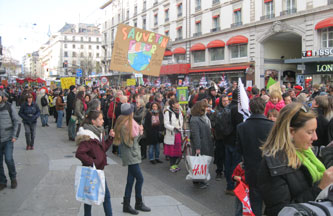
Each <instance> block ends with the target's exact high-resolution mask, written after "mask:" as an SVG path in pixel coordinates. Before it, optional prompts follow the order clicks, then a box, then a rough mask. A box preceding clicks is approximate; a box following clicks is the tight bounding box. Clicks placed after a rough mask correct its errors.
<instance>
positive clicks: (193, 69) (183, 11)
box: [101, 0, 333, 88]
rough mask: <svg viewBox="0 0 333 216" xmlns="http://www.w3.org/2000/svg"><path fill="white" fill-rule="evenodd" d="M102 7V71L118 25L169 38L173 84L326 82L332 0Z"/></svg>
mask: <svg viewBox="0 0 333 216" xmlns="http://www.w3.org/2000/svg"><path fill="white" fill-rule="evenodd" d="M101 9H103V11H104V14H105V19H104V23H102V34H103V42H102V43H103V45H102V46H103V48H104V54H105V58H104V61H103V63H105V64H104V67H105V69H107V68H108V67H109V63H110V59H111V54H112V46H113V45H114V39H115V34H116V30H117V25H118V23H125V24H128V25H131V26H135V27H138V28H143V29H146V30H149V31H153V32H157V33H159V34H164V35H167V36H169V37H170V39H171V40H170V42H169V44H168V49H167V51H166V52H165V58H164V61H163V66H162V68H161V77H168V78H169V79H171V80H172V82H173V83H174V82H176V81H177V79H183V78H184V77H185V76H189V77H190V80H191V82H192V83H193V84H194V85H198V84H199V83H200V79H201V78H202V77H206V78H208V80H213V81H215V82H219V81H220V80H221V78H222V77H225V78H227V79H228V80H229V81H233V80H237V79H238V77H242V78H243V81H244V82H246V85H254V84H255V85H256V86H258V87H260V88H262V87H264V86H265V84H266V82H267V80H268V78H269V77H273V78H275V79H277V80H280V81H281V82H282V83H288V82H290V83H292V84H296V83H301V84H305V82H308V83H309V82H310V81H311V83H310V84H312V83H331V82H333V75H332V74H333V71H330V68H331V64H332V62H333V60H332V58H333V51H332V48H333V21H332V20H333V15H332V14H333V1H332V0H205V1H203V0H137V1H134V0H133V1H132V0H124V1H120V0H113V1H111V0H110V1H107V2H106V3H105V4H104V5H103V6H101ZM320 50H323V51H321V52H324V53H326V54H325V55H320ZM325 50H326V51H325ZM306 51H313V53H314V54H316V56H314V55H313V56H310V55H309V56H307V55H303V53H304V52H305V53H306ZM317 53H319V54H318V55H317ZM318 62H321V63H323V64H321V65H320V64H319V65H318V66H317V63H318ZM330 62H331V63H330ZM317 67H318V68H321V69H320V70H319V71H314V70H313V68H315V69H316V68H317ZM323 67H324V68H323ZM332 68H333V67H332ZM306 80H308V81H306Z"/></svg>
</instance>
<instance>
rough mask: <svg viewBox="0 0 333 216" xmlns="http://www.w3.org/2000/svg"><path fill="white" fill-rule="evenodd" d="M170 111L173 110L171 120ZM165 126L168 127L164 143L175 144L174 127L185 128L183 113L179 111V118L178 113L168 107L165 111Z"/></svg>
mask: <svg viewBox="0 0 333 216" xmlns="http://www.w3.org/2000/svg"><path fill="white" fill-rule="evenodd" d="M169 112H171V121H170V116H169ZM163 122H164V127H165V129H166V131H165V136H164V143H165V144H167V145H174V144H175V132H174V129H175V128H178V129H182V128H183V115H182V113H181V112H179V118H178V119H177V117H176V114H175V113H174V112H173V111H171V109H170V108H169V109H167V110H166V111H165V112H164V120H163Z"/></svg>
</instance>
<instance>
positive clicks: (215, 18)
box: [213, 15, 220, 29]
mask: <svg viewBox="0 0 333 216" xmlns="http://www.w3.org/2000/svg"><path fill="white" fill-rule="evenodd" d="M213 28H216V29H217V28H220V15H215V16H213Z"/></svg>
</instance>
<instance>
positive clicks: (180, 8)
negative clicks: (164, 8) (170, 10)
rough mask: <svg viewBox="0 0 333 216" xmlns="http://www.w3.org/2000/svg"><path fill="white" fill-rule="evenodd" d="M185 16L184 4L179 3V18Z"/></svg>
mask: <svg viewBox="0 0 333 216" xmlns="http://www.w3.org/2000/svg"><path fill="white" fill-rule="evenodd" d="M181 16H183V4H182V3H178V4H177V17H181Z"/></svg>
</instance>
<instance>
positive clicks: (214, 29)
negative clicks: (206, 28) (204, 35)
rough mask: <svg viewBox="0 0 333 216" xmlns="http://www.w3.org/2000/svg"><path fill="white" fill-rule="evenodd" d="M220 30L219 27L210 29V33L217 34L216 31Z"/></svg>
mask: <svg viewBox="0 0 333 216" xmlns="http://www.w3.org/2000/svg"><path fill="white" fill-rule="evenodd" d="M220 30H221V28H220V27H216V28H212V29H211V30H210V32H217V31H220Z"/></svg>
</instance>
